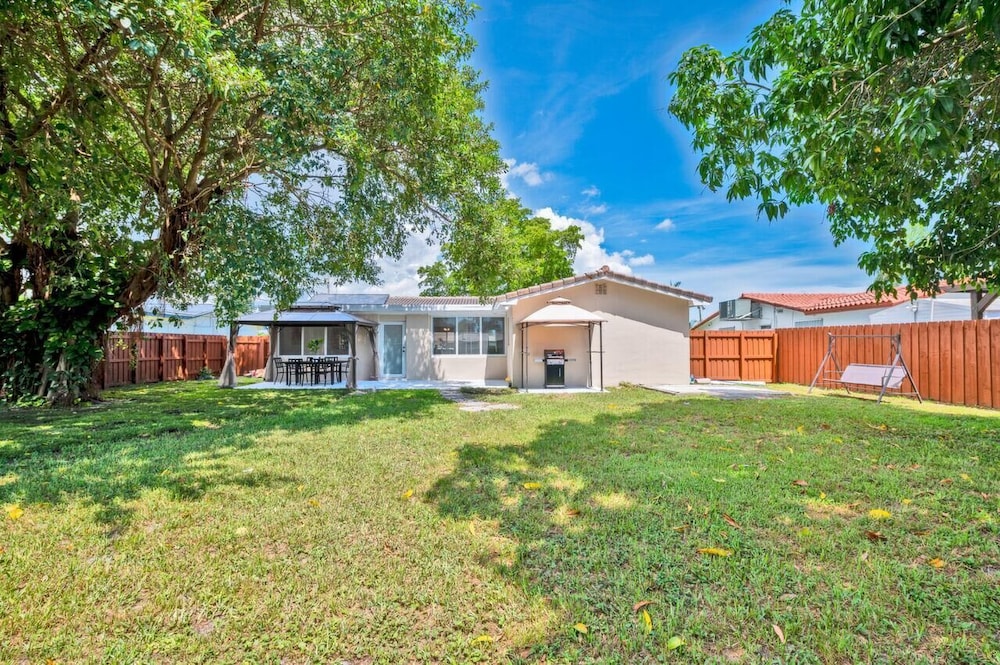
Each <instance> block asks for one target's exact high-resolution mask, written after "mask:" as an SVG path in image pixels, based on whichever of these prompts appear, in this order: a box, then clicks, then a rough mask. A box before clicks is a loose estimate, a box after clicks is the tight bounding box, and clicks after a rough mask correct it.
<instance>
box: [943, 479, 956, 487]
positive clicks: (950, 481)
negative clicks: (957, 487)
mask: <svg viewBox="0 0 1000 665" xmlns="http://www.w3.org/2000/svg"><path fill="white" fill-rule="evenodd" d="M953 482H955V481H954V480H952V479H951V478H942V479H941V484H942V485H951V484H952V483H953Z"/></svg>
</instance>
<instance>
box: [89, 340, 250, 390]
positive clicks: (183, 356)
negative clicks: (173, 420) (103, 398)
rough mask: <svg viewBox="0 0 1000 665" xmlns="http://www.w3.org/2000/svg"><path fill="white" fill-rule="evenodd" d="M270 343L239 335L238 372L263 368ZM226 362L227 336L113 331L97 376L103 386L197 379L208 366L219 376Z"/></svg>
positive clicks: (98, 381)
mask: <svg viewBox="0 0 1000 665" xmlns="http://www.w3.org/2000/svg"><path fill="white" fill-rule="evenodd" d="M268 346H269V344H268V339H267V338H266V337H250V336H244V337H237V342H236V372H237V374H246V373H248V372H251V371H253V370H257V369H263V368H264V363H266V362H267V353H268ZM225 362H226V337H225V336H224V335H179V334H168V333H113V334H110V335H108V337H107V340H106V342H105V345H104V360H103V361H101V363H100V364H99V365H98V367H97V372H96V377H95V378H96V379H97V383H98V385H100V387H101V388H112V387H114V386H124V385H129V384H138V383H157V382H159V381H183V380H185V379H194V378H197V376H198V375H199V374H200V373H201V372H202V368H205V367H207V368H208V369H209V371H211V372H212V374H213V375H215V376H218V374H219V372H220V371H222V365H223V364H224V363H225Z"/></svg>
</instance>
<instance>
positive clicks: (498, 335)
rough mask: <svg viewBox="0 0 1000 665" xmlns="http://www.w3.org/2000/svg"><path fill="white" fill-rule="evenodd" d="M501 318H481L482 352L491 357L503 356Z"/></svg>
mask: <svg viewBox="0 0 1000 665" xmlns="http://www.w3.org/2000/svg"><path fill="white" fill-rule="evenodd" d="M503 338H504V335H503V318H501V317H486V316H484V317H483V351H484V352H485V353H487V354H488V355H491V356H502V355H503V354H504V343H503Z"/></svg>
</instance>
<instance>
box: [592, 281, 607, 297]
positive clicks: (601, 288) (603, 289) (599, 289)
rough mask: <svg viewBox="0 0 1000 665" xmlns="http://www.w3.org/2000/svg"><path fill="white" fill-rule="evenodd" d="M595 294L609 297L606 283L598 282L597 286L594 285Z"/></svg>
mask: <svg viewBox="0 0 1000 665" xmlns="http://www.w3.org/2000/svg"><path fill="white" fill-rule="evenodd" d="M594 293H596V294H597V295H599V296H606V295H608V285H607V284H606V283H604V282H598V283H597V284H595V285H594Z"/></svg>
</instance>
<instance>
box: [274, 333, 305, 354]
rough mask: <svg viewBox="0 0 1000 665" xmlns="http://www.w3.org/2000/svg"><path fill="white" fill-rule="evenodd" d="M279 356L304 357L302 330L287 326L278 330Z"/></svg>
mask: <svg viewBox="0 0 1000 665" xmlns="http://www.w3.org/2000/svg"><path fill="white" fill-rule="evenodd" d="M278 354H279V355H282V356H301V355H302V328H301V327H300V326H285V327H282V328H279V329H278Z"/></svg>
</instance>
